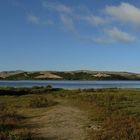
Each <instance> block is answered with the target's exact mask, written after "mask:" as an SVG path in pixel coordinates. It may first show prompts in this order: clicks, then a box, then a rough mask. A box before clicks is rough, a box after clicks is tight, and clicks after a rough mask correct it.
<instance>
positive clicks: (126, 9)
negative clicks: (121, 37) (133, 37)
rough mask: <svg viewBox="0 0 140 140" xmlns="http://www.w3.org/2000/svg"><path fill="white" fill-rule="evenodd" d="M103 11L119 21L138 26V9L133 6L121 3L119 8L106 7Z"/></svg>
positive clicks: (139, 9) (139, 12)
mask: <svg viewBox="0 0 140 140" xmlns="http://www.w3.org/2000/svg"><path fill="white" fill-rule="evenodd" d="M105 11H106V13H107V14H109V15H110V16H112V17H114V18H116V19H118V20H120V21H123V22H129V23H133V24H137V25H140V8H137V7H135V6H134V5H131V4H129V3H121V4H120V5H119V6H107V7H106V8H105Z"/></svg>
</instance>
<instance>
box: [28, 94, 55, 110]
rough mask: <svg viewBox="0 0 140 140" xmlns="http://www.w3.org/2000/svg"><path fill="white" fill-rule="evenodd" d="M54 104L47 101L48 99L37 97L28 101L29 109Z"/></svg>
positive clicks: (51, 101)
mask: <svg viewBox="0 0 140 140" xmlns="http://www.w3.org/2000/svg"><path fill="white" fill-rule="evenodd" d="M55 104H56V102H55V101H53V100H49V99H48V98H46V97H42V96H37V97H35V98H33V99H31V101H30V107H33V108H40V107H48V106H52V105H55Z"/></svg>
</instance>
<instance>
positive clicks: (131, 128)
mask: <svg viewBox="0 0 140 140" xmlns="http://www.w3.org/2000/svg"><path fill="white" fill-rule="evenodd" d="M91 137H92V139H93V140H140V119H139V118H136V117H133V116H130V115H126V114H119V113H116V114H113V115H111V117H108V118H107V119H106V121H105V122H104V123H103V127H102V129H100V130H97V131H93V132H92V134H91Z"/></svg>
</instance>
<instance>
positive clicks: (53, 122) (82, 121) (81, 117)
mask: <svg viewBox="0 0 140 140" xmlns="http://www.w3.org/2000/svg"><path fill="white" fill-rule="evenodd" d="M32 122H33V123H34V124H37V125H38V126H40V127H39V128H38V130H37V133H38V135H39V136H41V137H43V138H47V140H86V127H85V126H86V125H87V123H88V117H87V116H86V115H85V113H84V112H83V111H81V110H79V109H78V108H76V107H71V106H64V105H61V104H58V105H56V106H53V107H51V109H49V110H48V111H47V112H44V114H43V116H42V117H37V118H34V119H33V120H32Z"/></svg>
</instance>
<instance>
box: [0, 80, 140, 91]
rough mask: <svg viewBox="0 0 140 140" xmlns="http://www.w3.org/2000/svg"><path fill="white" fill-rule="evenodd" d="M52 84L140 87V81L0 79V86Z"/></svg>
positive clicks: (67, 87)
mask: <svg viewBox="0 0 140 140" xmlns="http://www.w3.org/2000/svg"><path fill="white" fill-rule="evenodd" d="M47 85H52V86H53V87H54V88H65V89H77V88H81V89H83V88H140V81H55V80H45V81H44V80H42V81H41V80H36V81H35V80H30V81H26V80H22V81H0V87H33V86H47Z"/></svg>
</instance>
